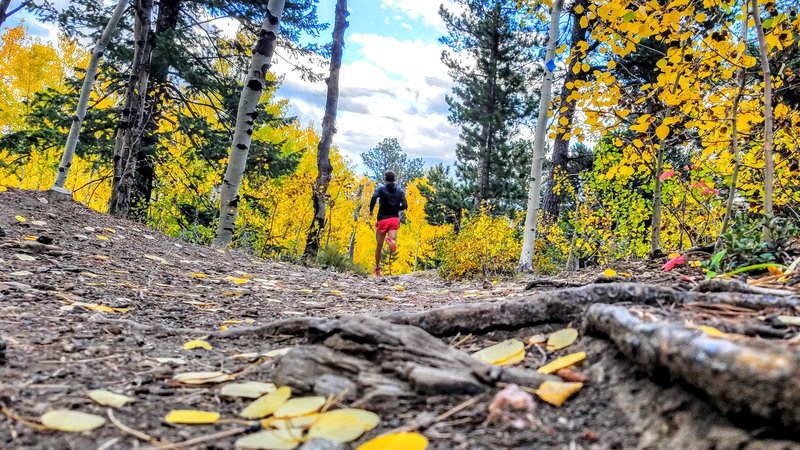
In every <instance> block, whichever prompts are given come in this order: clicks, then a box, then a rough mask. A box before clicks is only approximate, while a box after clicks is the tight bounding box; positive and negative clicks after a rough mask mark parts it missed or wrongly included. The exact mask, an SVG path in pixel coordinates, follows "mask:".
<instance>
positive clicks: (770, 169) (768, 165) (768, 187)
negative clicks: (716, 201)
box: [751, 0, 775, 241]
mask: <svg viewBox="0 0 800 450" xmlns="http://www.w3.org/2000/svg"><path fill="white" fill-rule="evenodd" d="M751 5H752V12H751V14H752V15H753V20H755V25H756V34H758V51H759V55H760V57H761V70H762V71H763V73H764V218H765V219H767V220H768V219H769V218H771V217H772V193H773V190H774V187H775V160H774V158H773V156H772V140H773V131H772V128H773V121H774V117H773V114H772V72H771V71H770V68H769V54H768V52H767V38H766V36H765V35H764V25H763V24H762V23H761V9H760V8H759V7H758V0H751ZM769 234H770V233H769V228H767V226H766V225H765V226H764V236H763V239H764V240H765V241H767V240H769V239H770V235H769Z"/></svg>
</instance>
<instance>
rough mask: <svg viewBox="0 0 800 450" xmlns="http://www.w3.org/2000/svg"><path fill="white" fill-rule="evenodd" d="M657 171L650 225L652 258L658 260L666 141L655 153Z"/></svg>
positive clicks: (661, 141) (661, 142) (660, 144)
mask: <svg viewBox="0 0 800 450" xmlns="http://www.w3.org/2000/svg"><path fill="white" fill-rule="evenodd" d="M655 153H656V154H655V157H656V171H655V187H654V188H653V220H652V221H651V222H652V223H651V225H650V257H651V258H656V257H657V256H658V255H659V254H660V253H661V210H662V209H663V204H664V202H663V199H662V198H661V191H662V190H663V185H664V182H663V181H661V174H663V173H664V140H663V139H662V140H660V143H659V144H658V149H656V151H655Z"/></svg>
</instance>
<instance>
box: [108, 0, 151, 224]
mask: <svg viewBox="0 0 800 450" xmlns="http://www.w3.org/2000/svg"><path fill="white" fill-rule="evenodd" d="M134 6H135V11H136V23H135V26H134V39H135V41H136V44H135V45H136V48H135V50H134V53H133V63H132V64H131V75H130V79H129V80H128V86H127V88H126V91H125V102H124V104H123V107H122V115H121V117H120V120H119V123H118V124H117V135H116V137H115V140H114V178H113V181H112V189H111V199H110V200H109V204H108V212H109V213H111V214H114V215H117V216H123V217H127V216H128V215H129V214H130V210H131V188H132V187H133V181H134V178H133V176H134V173H135V171H136V154H135V153H133V151H132V148H133V146H134V144H135V141H136V140H138V139H141V130H142V129H143V125H144V106H145V97H146V95H147V84H148V79H149V77H150V59H151V55H152V53H153V36H152V21H153V18H152V15H153V0H136V1H135V3H134Z"/></svg>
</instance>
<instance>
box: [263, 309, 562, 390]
mask: <svg viewBox="0 0 800 450" xmlns="http://www.w3.org/2000/svg"><path fill="white" fill-rule="evenodd" d="M308 338H309V340H310V341H311V345H305V346H299V347H295V348H293V349H292V350H291V351H290V352H289V353H288V354H286V355H285V356H283V357H282V358H280V360H279V361H278V363H277V369H276V373H275V382H276V383H277V384H279V385H288V386H292V387H293V388H295V389H297V390H299V391H303V392H310V391H317V392H318V393H321V394H330V393H331V392H330V391H329V390H328V389H326V388H325V386H321V382H320V380H326V379H327V380H328V381H330V380H331V379H332V378H333V381H334V382H335V383H336V384H338V385H342V386H350V388H351V389H352V388H354V389H355V390H356V392H350V393H349V394H350V395H351V396H355V397H360V398H361V402H360V403H365V402H367V401H370V402H373V401H379V400H380V397H390V398H391V397H403V396H411V395H416V394H470V395H472V394H477V393H481V392H484V391H485V390H487V389H489V388H491V387H493V386H494V385H495V384H496V383H498V382H503V383H517V384H521V385H525V386H538V385H539V384H541V383H542V382H543V381H545V380H548V379H554V378H553V377H551V376H548V375H543V374H540V373H538V372H535V371H531V370H526V369H520V368H513V367H512V368H501V367H498V366H490V365H487V364H484V363H482V362H480V361H478V360H476V359H474V358H472V357H471V356H469V355H467V354H466V353H464V352H461V351H458V350H456V349H454V348H452V347H450V346H448V345H447V344H445V343H443V342H442V341H440V340H439V339H437V338H435V337H433V336H431V335H430V334H428V333H426V332H425V331H423V330H421V329H419V328H417V327H412V326H405V325H397V324H392V323H389V322H385V321H383V320H381V319H377V318H374V317H368V316H351V317H345V318H343V319H341V320H336V321H328V322H321V323H316V324H311V326H310V328H309V333H308ZM337 377H338V378H339V379H338V380H336V378H337ZM342 379H344V380H342Z"/></svg>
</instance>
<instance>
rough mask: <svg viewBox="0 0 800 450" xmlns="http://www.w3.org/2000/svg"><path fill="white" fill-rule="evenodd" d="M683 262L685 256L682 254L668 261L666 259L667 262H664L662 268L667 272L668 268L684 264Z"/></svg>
mask: <svg viewBox="0 0 800 450" xmlns="http://www.w3.org/2000/svg"><path fill="white" fill-rule="evenodd" d="M685 262H686V257H685V256H683V255H680V256H676V257H674V258H672V259H670V260H669V261H667V263H666V264H664V266H663V267H662V269H664V272H669V271H670V270H672V269H674V268H675V266H680V265H682V264H684V263H685Z"/></svg>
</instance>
